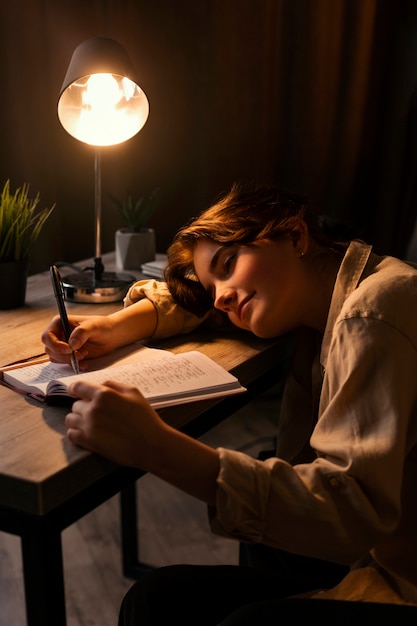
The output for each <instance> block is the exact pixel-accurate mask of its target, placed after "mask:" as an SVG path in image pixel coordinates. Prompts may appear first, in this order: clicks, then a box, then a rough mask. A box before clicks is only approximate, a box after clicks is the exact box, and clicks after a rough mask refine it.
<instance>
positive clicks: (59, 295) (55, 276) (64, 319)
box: [49, 265, 80, 374]
mask: <svg viewBox="0 0 417 626" xmlns="http://www.w3.org/2000/svg"><path fill="white" fill-rule="evenodd" d="M49 271H50V274H51V280H52V286H53V288H54V294H55V298H56V302H57V305H58V311H59V317H60V318H61V324H62V328H63V330H64V335H65V340H66V341H68V339H69V338H70V335H71V329H70V325H69V322H68V316H67V311H66V309H65V303H64V288H63V286H62V280H61V276H60V274H59V271H58V268H57V267H56V265H51V266H50V268H49ZM71 364H72V369H73V370H74V372H75V373H76V374H79V373H80V367H79V365H78V361H77V357H76V355H75V352H74V351H72V353H71Z"/></svg>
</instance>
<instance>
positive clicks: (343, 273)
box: [320, 241, 372, 367]
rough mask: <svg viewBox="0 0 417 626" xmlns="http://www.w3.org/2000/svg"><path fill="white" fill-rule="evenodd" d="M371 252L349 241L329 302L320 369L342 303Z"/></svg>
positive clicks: (356, 284) (363, 245)
mask: <svg viewBox="0 0 417 626" xmlns="http://www.w3.org/2000/svg"><path fill="white" fill-rule="evenodd" d="M371 251H372V246H369V245H367V244H364V243H362V242H361V241H351V243H350V244H349V247H348V249H347V251H346V254H345V256H344V257H343V260H342V263H341V264H340V268H339V271H338V273H337V276H336V281H335V284H334V288H333V294H332V299H331V302H330V308H329V314H328V316H327V322H326V328H325V330H324V336H323V342H322V347H321V354H320V362H321V364H322V367H325V366H326V362H327V354H328V352H329V347H330V341H331V338H332V333H333V327H334V325H335V322H336V319H337V317H338V315H339V313H340V311H341V309H342V306H343V303H344V301H345V300H346V298H348V296H349V295H350V294H351V293H352V292H353V291H354V290H355V289H356V287H357V286H358V284H359V281H360V277H361V276H362V273H363V270H364V269H365V265H366V264H367V262H368V259H369V256H370V254H371Z"/></svg>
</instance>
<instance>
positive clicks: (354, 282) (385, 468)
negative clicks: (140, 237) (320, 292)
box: [127, 242, 417, 605]
mask: <svg viewBox="0 0 417 626" xmlns="http://www.w3.org/2000/svg"><path fill="white" fill-rule="evenodd" d="M140 297H148V298H150V299H151V300H152V301H153V302H154V303H155V306H156V308H157V311H158V320H159V323H158V327H157V330H156V333H155V337H162V336H168V335H172V334H177V333H182V332H187V331H188V330H191V329H192V328H195V327H196V326H197V325H198V324H199V323H201V320H198V319H197V318H195V317H194V316H192V315H190V314H188V313H186V312H184V311H182V310H180V309H179V308H178V307H176V306H175V305H174V303H173V302H172V299H171V297H170V295H169V292H168V291H167V289H166V285H164V284H163V283H157V282H156V281H144V282H142V283H139V284H138V285H137V286H135V287H133V288H132V291H131V292H130V294H129V295H128V298H127V304H128V303H130V302H131V301H134V300H136V299H137V298H140ZM277 441H278V448H277V457H276V458H275V457H274V458H271V459H268V460H266V461H258V460H256V459H253V458H252V457H249V456H247V455H245V454H242V453H240V452H236V451H234V450H228V449H224V448H220V449H219V452H220V459H221V469H220V473H219V476H218V493H217V503H216V507H215V509H214V510H210V511H209V518H210V523H211V527H212V530H213V531H214V532H216V533H219V534H222V535H225V536H227V537H233V538H235V539H239V540H242V541H249V542H262V543H265V544H266V545H270V546H274V547H277V548H281V549H284V550H287V551H290V552H291V551H292V552H295V553H298V554H304V555H306V556H311V557H317V558H322V559H328V560H331V561H336V562H340V563H346V564H348V565H350V566H351V572H350V574H349V575H348V576H347V577H346V578H345V579H344V580H343V581H342V582H341V583H340V584H339V585H338V586H337V587H336V588H335V589H333V590H330V591H324V592H321V593H320V594H319V596H318V597H320V598H326V597H331V598H339V599H348V600H368V601H384V602H409V603H413V604H416V605H417V489H416V486H417V485H416V482H417V271H416V269H415V268H414V267H412V266H410V265H409V264H406V263H403V262H401V261H399V260H397V259H394V258H392V257H379V256H377V255H375V254H373V253H372V251H371V248H370V247H369V246H366V245H365V244H363V243H361V242H352V243H351V245H350V247H349V249H348V251H347V253H346V255H345V258H344V260H343V262H342V265H341V267H340V270H339V273H338V276H337V279H336V283H335V287H334V292H333V297H332V301H331V306H330V310H329V315H328V320H327V325H326V329H325V333H324V336H323V337H320V336H319V335H318V334H317V333H315V332H313V331H308V330H305V329H303V330H302V331H300V335H299V341H298V347H297V350H296V354H295V358H294V365H293V370H292V373H291V376H290V377H289V378H288V381H287V383H286V388H285V392H284V397H283V402H282V407H281V414H280V419H279V427H278V438H277Z"/></svg>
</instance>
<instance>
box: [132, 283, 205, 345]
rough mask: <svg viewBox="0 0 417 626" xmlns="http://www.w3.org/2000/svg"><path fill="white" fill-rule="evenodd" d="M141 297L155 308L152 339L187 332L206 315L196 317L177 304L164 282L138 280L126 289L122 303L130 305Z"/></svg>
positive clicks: (197, 324) (195, 326) (196, 325)
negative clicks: (155, 318)
mask: <svg viewBox="0 0 417 626" xmlns="http://www.w3.org/2000/svg"><path fill="white" fill-rule="evenodd" d="M143 298H147V299H148V300H150V301H151V302H152V303H153V305H154V307H155V310H156V313H157V317H158V321H157V325H156V328H155V331H154V333H153V335H152V339H164V338H166V337H173V336H175V335H181V334H185V333H189V332H191V331H192V330H194V329H195V328H197V327H198V326H199V325H200V324H201V323H202V322H203V321H204V320H205V319H206V317H207V316H206V317H202V318H201V317H197V316H196V315H193V314H192V313H189V312H188V311H185V309H182V308H181V307H180V306H178V305H177V304H176V303H175V302H174V299H173V297H172V295H171V294H170V292H169V289H168V286H167V284H166V283H165V282H160V281H157V280H140V281H138V282H137V283H135V284H134V285H133V286H132V287H131V288H130V289H129V291H128V293H127V295H126V297H125V300H124V305H125V307H127V306H130V305H131V304H133V303H134V302H138V301H139V300H142V299H143Z"/></svg>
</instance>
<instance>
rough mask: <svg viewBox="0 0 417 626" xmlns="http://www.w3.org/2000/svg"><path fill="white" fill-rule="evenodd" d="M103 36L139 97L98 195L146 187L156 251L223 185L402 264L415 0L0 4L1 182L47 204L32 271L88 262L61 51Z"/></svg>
mask: <svg viewBox="0 0 417 626" xmlns="http://www.w3.org/2000/svg"><path fill="white" fill-rule="evenodd" d="M94 36H109V37H112V38H114V39H116V40H118V41H119V42H120V43H122V44H123V45H124V46H125V48H126V49H127V51H128V53H129V55H130V57H131V59H132V62H133V64H134V66H135V68H136V70H137V73H138V76H139V82H140V83H141V86H142V87H143V89H144V90H145V92H146V93H147V95H148V97H149V101H150V117H149V120H148V122H147V124H146V125H145V127H144V128H143V130H142V131H141V132H140V133H139V134H138V135H137V136H136V137H135V138H133V139H132V140H130V141H129V142H127V143H125V144H122V145H120V146H117V147H114V148H109V149H105V150H104V154H103V204H104V208H103V217H104V225H103V250H104V251H106V250H111V249H113V247H114V231H115V230H116V228H118V227H119V226H121V225H122V224H121V223H120V218H119V217H118V214H117V212H116V211H115V209H114V206H113V205H112V203H111V201H110V199H109V195H110V194H111V195H113V196H116V197H118V198H122V197H124V196H125V195H126V194H127V193H128V192H129V191H131V192H132V193H134V194H135V195H139V194H142V193H145V192H147V191H149V190H151V189H153V188H154V187H156V186H160V187H161V188H162V202H161V206H160V209H159V212H158V213H157V214H156V215H155V216H154V218H153V219H152V222H151V224H150V225H152V226H154V227H155V229H156V233H157V245H158V250H160V251H163V250H165V249H166V247H167V245H168V244H169V242H170V240H171V238H172V236H173V234H174V233H175V231H176V230H177V228H179V227H180V226H181V225H182V224H183V223H184V222H185V221H186V220H187V219H188V218H189V217H191V216H192V215H195V214H197V213H198V212H200V211H201V210H202V209H203V208H205V206H207V205H208V204H209V203H210V202H212V201H213V200H214V199H215V197H216V196H217V194H218V193H219V192H221V191H224V190H225V189H226V188H228V187H229V185H230V184H231V183H232V182H233V181H234V180H235V179H238V178H257V179H261V180H265V181H266V182H280V183H284V184H285V185H287V186H290V187H292V188H295V189H297V190H300V191H305V192H307V193H309V194H310V195H311V196H312V197H313V198H315V199H316V200H317V201H318V202H319V203H320V204H321V206H322V210H323V212H324V213H327V214H329V215H331V216H333V217H337V218H341V219H346V220H350V221H351V222H353V223H354V224H356V225H357V226H358V227H360V229H361V231H362V233H363V236H364V237H365V238H367V239H369V240H370V241H371V242H372V243H374V244H375V246H376V248H377V249H378V250H379V251H381V252H383V253H394V254H397V255H400V256H402V255H404V254H405V251H406V248H407V244H408V241H409V239H410V237H411V234H412V230H413V227H414V221H415V216H416V201H417V188H416V182H415V180H416V166H417V151H416V148H417V143H416V142H417V137H416V131H417V129H416V122H417V117H416V116H417V109H416V96H415V92H416V78H417V3H416V2H415V0H401V2H398V0H175V1H172V0H152V1H149V0H147V1H145V0H107V1H106V0H10V1H7V0H4V1H3V2H2V3H1V5H0V54H1V59H2V62H1V66H0V80H1V85H2V90H1V99H0V133H1V147H0V184H1V185H2V184H3V182H4V181H5V180H6V179H8V178H10V180H11V183H12V186H14V187H17V186H19V185H21V184H22V183H23V182H25V181H27V182H28V183H29V184H30V189H31V190H32V191H33V193H36V192H37V191H39V192H40V195H41V200H42V203H43V204H46V205H50V204H52V203H56V210H55V212H54V214H53V216H52V217H51V218H50V220H49V222H48V224H47V225H46V226H45V228H44V231H43V233H42V235H41V238H40V240H39V242H38V244H37V246H36V248H35V250H34V253H33V257H32V264H31V268H32V271H39V270H42V269H46V268H47V266H48V265H49V264H50V263H51V262H53V261H57V260H66V261H77V260H79V259H82V258H85V257H88V256H91V255H92V254H93V188H94V186H93V160H94V159H93V156H94V153H93V150H92V149H91V148H90V147H88V146H86V145H84V144H80V143H79V142H77V141H76V140H74V139H73V138H71V137H70V136H69V135H67V134H66V133H65V131H64V130H63V129H62V128H61V126H60V124H59V121H58V119H57V114H56V104H57V98H58V93H59V90H60V87H61V83H62V80H63V78H64V75H65V72H66V69H67V66H68V63H69V60H70V57H71V54H72V52H73V50H74V49H75V47H76V46H77V45H78V44H79V43H80V42H82V41H83V40H85V39H88V38H89V37H94Z"/></svg>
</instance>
